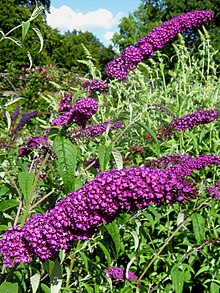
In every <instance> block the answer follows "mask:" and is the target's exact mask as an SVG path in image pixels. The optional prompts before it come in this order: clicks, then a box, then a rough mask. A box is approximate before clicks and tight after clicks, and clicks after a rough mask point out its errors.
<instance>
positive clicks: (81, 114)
mask: <svg viewBox="0 0 220 293" xmlns="http://www.w3.org/2000/svg"><path fill="white" fill-rule="evenodd" d="M97 111H98V102H97V101H96V100H95V99H93V98H91V97H87V98H83V99H78V100H77V101H76V102H75V104H74V106H73V107H71V108H70V109H69V110H68V111H67V112H65V113H63V114H62V115H60V116H59V117H57V118H56V119H54V120H53V121H52V123H51V125H52V126H54V125H56V126H63V125H67V126H69V125H71V124H73V123H76V124H77V125H79V126H82V127H83V128H84V127H85V126H86V123H87V121H88V119H89V118H91V117H92V116H93V115H94V114H95V113H96V112H97Z"/></svg>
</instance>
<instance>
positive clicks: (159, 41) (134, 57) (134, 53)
mask: <svg viewBox="0 0 220 293" xmlns="http://www.w3.org/2000/svg"><path fill="white" fill-rule="evenodd" d="M213 17H214V15H213V13H212V12H211V11H209V10H198V11H194V12H187V13H184V14H181V15H179V16H176V17H173V18H172V19H171V20H168V21H165V22H164V23H163V24H162V25H161V26H158V27H155V28H154V29H152V30H151V31H150V33H149V34H148V35H146V36H144V37H142V38H141V39H140V40H139V41H138V42H137V43H136V44H135V45H131V46H128V47H126V48H125V49H124V51H123V52H122V54H121V56H120V57H119V58H116V59H114V60H112V61H110V62H109V63H108V64H107V68H106V71H107V75H108V76H109V77H110V78H114V77H116V78H117V79H118V80H124V79H125V78H126V77H127V75H128V72H129V71H130V70H134V69H135V68H136V66H137V64H138V63H139V62H141V61H142V60H143V59H149V58H151V57H152V56H153V54H154V52H155V51H157V50H160V49H161V48H163V47H164V45H166V44H167V43H169V42H170V41H171V40H172V39H174V38H175V37H176V36H177V34H178V33H182V32H184V31H185V30H187V29H192V28H195V27H197V26H199V25H201V24H204V23H206V22H208V21H210V20H211V19H212V18H213ZM123 61H124V62H123Z"/></svg>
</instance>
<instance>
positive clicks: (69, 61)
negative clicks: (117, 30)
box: [52, 30, 114, 73]
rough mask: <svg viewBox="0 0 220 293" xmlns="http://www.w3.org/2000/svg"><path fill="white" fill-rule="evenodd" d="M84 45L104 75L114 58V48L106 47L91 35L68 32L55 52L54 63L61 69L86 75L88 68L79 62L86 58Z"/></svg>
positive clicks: (62, 37) (88, 33) (89, 33)
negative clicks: (107, 65)
mask: <svg viewBox="0 0 220 293" xmlns="http://www.w3.org/2000/svg"><path fill="white" fill-rule="evenodd" d="M82 44H83V45H84V46H85V47H86V48H87V49H88V50H89V52H90V53H91V55H92V57H93V58H94V60H95V65H96V66H97V68H98V69H99V70H100V71H102V73H104V71H103V70H104V68H105V65H106V63H107V62H108V61H110V60H111V59H112V58H113V57H114V51H113V50H112V47H109V48H105V46H104V45H103V44H102V43H101V42H100V41H99V40H98V39H97V38H96V37H95V36H94V35H93V34H92V33H91V32H81V31H76V30H74V31H72V32H70V31H68V32H66V33H65V34H64V36H61V44H60V46H57V47H56V48H55V49H54V50H53V55H52V59H53V63H54V64H56V65H58V66H59V67H63V68H67V69H72V70H73V71H74V72H76V73H86V72H88V68H87V66H86V65H85V64H82V63H79V62H78V60H83V59H85V58H86V54H85V51H84V49H83V46H82Z"/></svg>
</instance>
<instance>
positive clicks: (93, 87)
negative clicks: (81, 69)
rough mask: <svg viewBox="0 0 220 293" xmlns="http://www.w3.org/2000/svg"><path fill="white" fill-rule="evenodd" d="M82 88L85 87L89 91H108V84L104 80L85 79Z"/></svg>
mask: <svg viewBox="0 0 220 293" xmlns="http://www.w3.org/2000/svg"><path fill="white" fill-rule="evenodd" d="M82 88H85V89H86V90H87V91H88V92H92V91H94V92H96V91H97V92H107V91H108V85H107V84H106V83H104V82H103V81H102V80H97V79H90V80H84V81H83V83H82Z"/></svg>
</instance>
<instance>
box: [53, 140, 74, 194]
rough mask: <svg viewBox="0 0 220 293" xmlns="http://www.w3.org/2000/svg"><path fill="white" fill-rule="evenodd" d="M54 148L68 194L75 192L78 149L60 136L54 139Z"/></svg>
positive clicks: (58, 167) (59, 170)
mask: <svg viewBox="0 0 220 293" xmlns="http://www.w3.org/2000/svg"><path fill="white" fill-rule="evenodd" d="M53 147H54V150H55V153H56V155H57V157H58V160H57V169H58V172H59V174H60V176H61V177H62V179H63V183H64V187H65V189H66V191H67V192H69V191H73V190H74V187H75V186H74V180H75V172H76V162H77V147H76V146H75V145H74V144H73V143H72V142H71V141H70V140H69V139H67V138H65V137H61V136H59V135H57V136H56V138H55V139H54V143H53Z"/></svg>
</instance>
